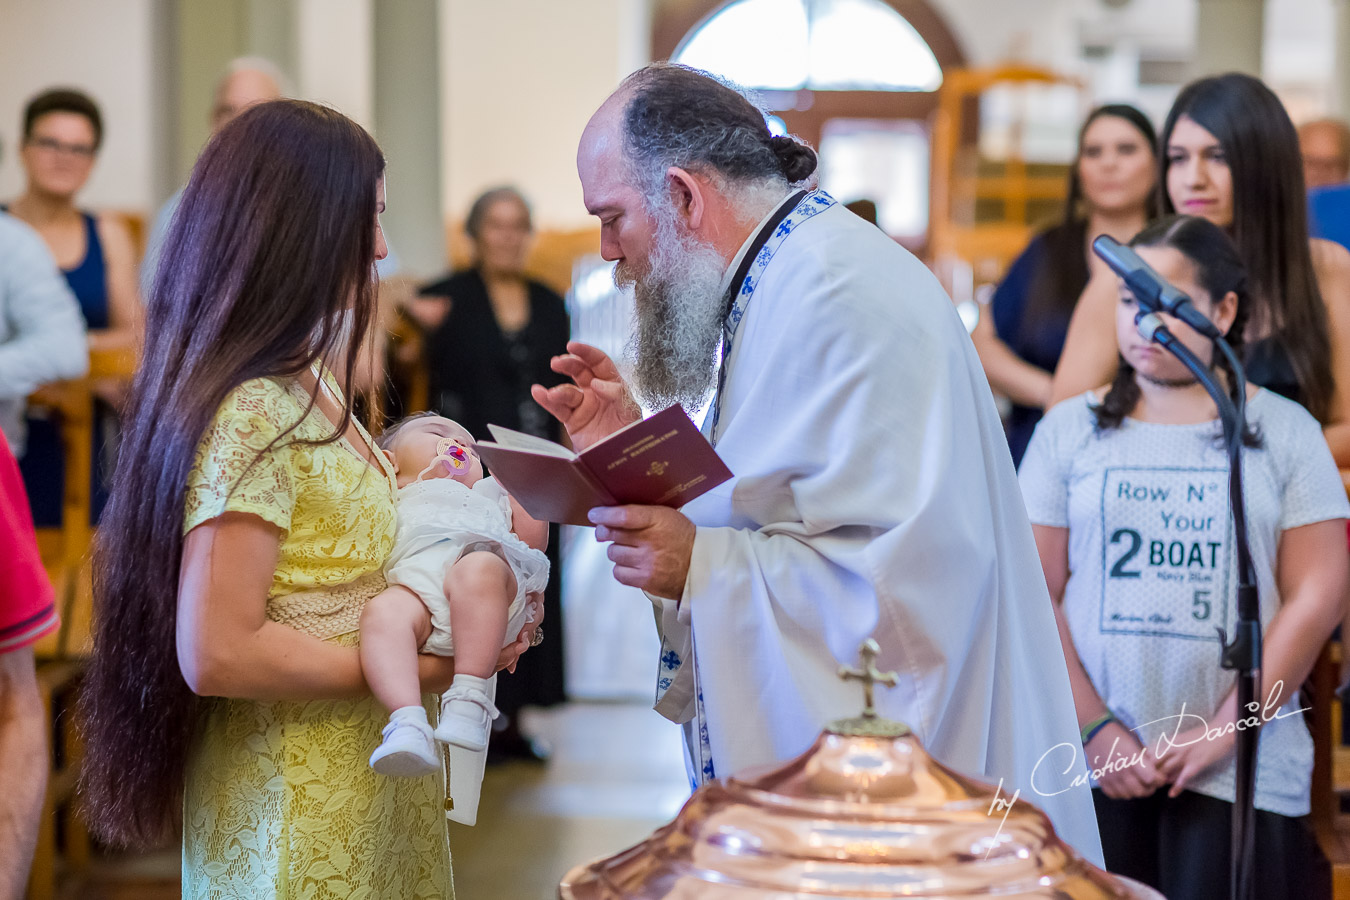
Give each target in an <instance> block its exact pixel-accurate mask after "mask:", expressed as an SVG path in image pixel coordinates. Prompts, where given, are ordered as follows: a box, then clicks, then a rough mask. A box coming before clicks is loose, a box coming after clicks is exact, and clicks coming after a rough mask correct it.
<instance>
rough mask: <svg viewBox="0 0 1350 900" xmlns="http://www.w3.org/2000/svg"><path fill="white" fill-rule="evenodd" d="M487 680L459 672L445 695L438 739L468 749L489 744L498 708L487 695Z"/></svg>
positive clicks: (481, 747)
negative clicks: (489, 735) (489, 734)
mask: <svg viewBox="0 0 1350 900" xmlns="http://www.w3.org/2000/svg"><path fill="white" fill-rule="evenodd" d="M487 683H488V682H487V679H486V678H479V677H477V676H475V675H456V676H455V680H454V682H453V683H451V685H450V690H448V691H446V692H445V694H444V695H442V696H441V721H440V723H439V724H438V725H437V726H436V740H438V741H444V742H445V743H447V744H454V745H455V746H456V747H463V748H464V749H465V750H482V749H484V748H485V747H487V742H488V733H489V732H490V731H491V730H492V720H493V719H495V718H497V716H498V712H497V707H495V706H493V705H492V701H491V700H490V699H489V698H488V695H487V690H486V689H487Z"/></svg>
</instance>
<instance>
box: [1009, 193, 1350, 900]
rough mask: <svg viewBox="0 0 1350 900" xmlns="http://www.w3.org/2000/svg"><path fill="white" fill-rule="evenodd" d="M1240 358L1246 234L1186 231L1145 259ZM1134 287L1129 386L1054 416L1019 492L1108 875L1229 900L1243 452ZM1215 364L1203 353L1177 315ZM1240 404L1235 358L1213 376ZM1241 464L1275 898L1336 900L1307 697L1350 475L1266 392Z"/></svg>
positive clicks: (1263, 824) (1341, 582) (1029, 457)
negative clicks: (1150, 337)
mask: <svg viewBox="0 0 1350 900" xmlns="http://www.w3.org/2000/svg"><path fill="white" fill-rule="evenodd" d="M1132 244H1133V246H1134V247H1135V248H1136V250H1137V252H1138V253H1139V255H1140V256H1141V257H1143V258H1144V260H1145V261H1147V262H1148V263H1149V264H1150V265H1152V266H1153V267H1154V268H1155V269H1156V270H1157V271H1158V272H1159V274H1161V275H1162V276H1163V277H1164V278H1165V279H1167V280H1168V281H1170V282H1171V283H1172V284H1173V285H1175V286H1176V287H1178V288H1179V289H1181V290H1182V291H1184V292H1185V293H1186V294H1188V295H1189V296H1190V297H1191V298H1192V300H1193V301H1194V303H1195V306H1196V307H1197V308H1198V309H1199V310H1200V312H1202V313H1203V314H1205V315H1206V316H1208V317H1209V318H1210V319H1211V320H1212V321H1213V322H1214V323H1215V324H1216V325H1218V326H1219V328H1220V330H1221V331H1224V332H1226V333H1227V336H1228V340H1229V342H1230V343H1232V344H1233V345H1234V347H1235V349H1238V350H1239V352H1240V351H1241V342H1242V330H1243V326H1244V324H1245V319H1246V316H1247V312H1248V309H1249V308H1250V306H1249V303H1248V297H1247V295H1246V274H1245V271H1244V269H1243V266H1242V263H1241V261H1240V260H1239V259H1238V256H1237V252H1236V250H1235V249H1234V247H1233V245H1232V243H1231V241H1230V240H1229V238H1228V237H1227V236H1226V235H1225V234H1224V233H1223V231H1222V230H1221V229H1219V228H1218V227H1217V226H1215V225H1213V224H1212V223H1210V222H1208V221H1206V220H1204V219H1201V218H1197V217H1189V216H1182V217H1171V218H1169V219H1165V220H1163V221H1161V222H1159V223H1157V224H1155V225H1153V226H1151V227H1149V228H1148V229H1146V230H1145V231H1144V232H1142V233H1141V234H1140V235H1139V236H1137V237H1136V238H1135V239H1134V241H1133V242H1132ZM1138 312H1139V309H1138V306H1137V304H1136V302H1135V299H1134V298H1133V297H1132V296H1131V295H1130V293H1129V292H1128V290H1127V289H1126V288H1124V286H1123V285H1122V287H1121V294H1120V299H1119V302H1118V304H1117V312H1116V335H1117V342H1118V345H1119V349H1120V368H1119V372H1118V374H1117V376H1116V379H1115V381H1114V382H1113V383H1112V384H1111V385H1110V386H1109V387H1107V388H1103V389H1100V390H1098V391H1094V392H1090V393H1087V394H1084V395H1082V396H1079V397H1076V398H1073V399H1070V400H1066V401H1065V402H1063V403H1061V404H1060V405H1058V406H1056V407H1055V408H1053V409H1052V410H1051V411H1050V412H1049V414H1047V415H1046V417H1045V418H1044V419H1043V420H1042V422H1041V423H1040V426H1039V427H1038V428H1037V430H1036V433H1035V436H1034V437H1033V438H1032V441H1031V445H1030V447H1029V448H1028V451H1027V454H1026V457H1025V459H1024V461H1023V463H1022V469H1021V472H1020V478H1021V483H1022V490H1023V494H1024V495H1025V497H1026V503H1027V510H1028V512H1029V514H1030V516H1031V521H1032V524H1033V528H1034V530H1035V533H1036V543H1037V547H1038V548H1039V550H1040V556H1041V564H1042V566H1043V568H1044V569H1045V577H1046V582H1047V583H1048V585H1049V588H1050V594H1051V596H1052V597H1053V598H1054V599H1055V608H1056V609H1055V615H1056V618H1057V621H1058V623H1059V628H1060V636H1061V638H1062V639H1063V645H1064V655H1065V658H1066V661H1067V663H1068V667H1069V677H1070V680H1071V682H1072V684H1073V690H1074V702H1075V706H1076V707H1077V712H1078V721H1079V724H1080V725H1081V726H1082V729H1083V734H1082V737H1083V748H1084V753H1085V755H1086V759H1087V763H1088V768H1089V769H1090V770H1093V773H1094V777H1095V782H1094V791H1093V796H1094V799H1095V800H1096V804H1097V818H1098V823H1099V825H1100V827H1101V835H1102V845H1103V849H1104V851H1105V854H1106V864H1107V868H1109V869H1110V870H1111V871H1113V872H1117V873H1120V874H1122V875H1127V876H1129V877H1132V878H1136V879H1138V880H1140V881H1143V882H1146V883H1148V884H1151V885H1153V886H1154V887H1156V888H1158V889H1159V890H1161V891H1162V892H1163V893H1164V894H1165V895H1166V896H1167V897H1168V898H1170V900H1186V898H1211V897H1223V896H1227V895H1228V893H1229V891H1228V870H1229V839H1230V832H1229V823H1230V813H1231V809H1232V802H1233V796H1234V749H1233V748H1234V744H1235V738H1234V729H1235V726H1234V723H1235V722H1236V721H1237V720H1238V719H1239V715H1238V710H1237V708H1236V707H1237V701H1236V695H1235V692H1234V674H1233V673H1232V672H1231V671H1229V670H1225V669H1221V668H1220V667H1219V651H1220V643H1219V636H1218V631H1217V629H1218V628H1223V629H1225V630H1226V631H1227V632H1228V633H1229V634H1232V632H1233V625H1234V622H1235V621H1236V614H1237V611H1236V601H1235V598H1236V589H1237V572H1236V561H1235V552H1234V544H1233V526H1232V520H1231V515H1230V512H1229V508H1228V493H1227V489H1228V485H1227V481H1228V463H1227V454H1226V453H1225V451H1224V448H1223V446H1222V441H1221V439H1220V434H1221V431H1220V426H1219V422H1218V420H1217V418H1216V416H1217V410H1216V408H1215V405H1214V402H1213V400H1212V399H1211V398H1210V396H1209V395H1208V394H1207V393H1206V392H1205V389H1204V388H1203V387H1202V386H1201V385H1200V384H1199V383H1198V382H1197V381H1196V380H1195V379H1194V377H1193V376H1192V375H1191V373H1190V372H1189V371H1188V370H1187V369H1186V368H1185V367H1184V366H1183V365H1182V364H1181V363H1180V362H1179V361H1178V360H1176V359H1175V357H1173V356H1172V355H1171V354H1169V353H1168V352H1167V351H1165V350H1163V349H1162V348H1160V347H1157V346H1156V345H1151V344H1150V343H1149V342H1148V341H1146V340H1145V339H1144V338H1142V337H1141V336H1140V335H1139V333H1138V331H1137V329H1136V327H1135V318H1136V314H1137V313H1138ZM1162 318H1163V320H1164V322H1165V324H1166V325H1167V327H1168V329H1169V330H1170V331H1171V332H1172V334H1174V335H1175V336H1176V337H1177V339H1178V340H1180V341H1181V342H1183V343H1184V344H1186V346H1187V347H1189V348H1190V349H1191V350H1192V351H1193V352H1194V353H1195V354H1196V355H1197V356H1198V357H1200V359H1201V360H1204V361H1211V360H1212V356H1213V349H1212V347H1211V345H1210V343H1209V341H1208V340H1207V339H1205V338H1204V337H1202V336H1200V335H1199V334H1197V333H1196V332H1195V331H1193V330H1192V329H1190V328H1189V327H1187V326H1186V325H1184V324H1182V323H1181V322H1179V321H1177V320H1175V319H1173V318H1172V317H1170V316H1166V315H1164V316H1163V317H1162ZM1213 362H1214V364H1215V367H1216V369H1217V370H1218V372H1219V374H1220V377H1221V378H1223V379H1224V380H1225V382H1226V383H1227V384H1228V385H1229V390H1230V391H1231V390H1232V385H1233V379H1232V373H1231V372H1229V371H1227V369H1226V367H1225V366H1224V364H1223V360H1222V357H1219V358H1218V359H1216V360H1213ZM1247 421H1248V426H1249V427H1248V433H1247V435H1246V437H1245V444H1246V448H1245V449H1244V451H1243V491H1244V496H1245V498H1246V506H1247V516H1248V530H1249V533H1250V540H1251V548H1252V557H1253V561H1254V563H1255V567H1256V570H1257V580H1258V590H1259V596H1260V608H1261V624H1262V628H1263V629H1264V632H1265V640H1264V650H1263V658H1262V662H1263V666H1264V668H1263V670H1262V673H1261V676H1262V680H1261V689H1260V693H1261V696H1260V700H1261V705H1260V709H1259V710H1257V711H1256V712H1255V713H1251V712H1248V713H1246V714H1245V715H1244V716H1242V717H1241V718H1243V719H1246V718H1247V717H1249V716H1251V715H1256V716H1258V717H1259V718H1260V719H1261V720H1263V721H1264V725H1263V726H1262V729H1261V741H1260V753H1259V756H1258V762H1257V783H1256V806H1257V817H1256V852H1257V854H1258V857H1259V858H1258V860H1257V863H1256V866H1255V869H1256V879H1257V880H1256V891H1255V896H1259V897H1282V896H1298V897H1300V898H1301V900H1313V898H1318V897H1329V896H1330V872H1329V868H1328V866H1327V862H1326V859H1325V857H1323V856H1322V854H1321V851H1320V850H1319V849H1318V846H1317V843H1316V841H1315V840H1314V838H1313V836H1312V833H1311V830H1310V829H1309V828H1308V826H1307V823H1306V821H1305V819H1304V817H1306V815H1307V813H1308V810H1309V797H1308V794H1309V780H1310V773H1311V769H1312V740H1311V738H1310V736H1309V734H1308V729H1307V727H1306V725H1305V724H1304V721H1303V716H1302V715H1301V713H1300V711H1299V706H1298V688H1299V685H1301V684H1302V683H1303V681H1304V679H1306V678H1307V676H1308V673H1309V671H1310V670H1311V669H1312V666H1313V663H1314V661H1315V660H1316V659H1317V656H1318V653H1319V652H1320V651H1321V648H1322V645H1323V644H1324V643H1326V641H1327V639H1328V637H1329V636H1330V634H1331V632H1332V629H1333V628H1335V626H1336V623H1337V621H1338V618H1339V616H1340V612H1341V608H1342V604H1343V602H1344V600H1345V597H1346V590H1347V587H1350V555H1347V552H1346V545H1345V527H1346V526H1345V519H1346V517H1347V515H1350V503H1347V501H1346V495H1345V490H1344V488H1343V487H1342V484H1341V479H1340V476H1339V473H1338V472H1337V469H1336V465H1335V463H1334V462H1333V460H1332V457H1331V453H1330V451H1329V450H1328V449H1327V445H1326V442H1325V441H1324V440H1323V438H1322V433H1321V428H1320V426H1319V425H1318V423H1317V421H1316V420H1315V419H1313V417H1312V416H1311V415H1309V414H1308V413H1307V411H1305V410H1304V409H1303V408H1302V407H1301V406H1299V405H1298V404H1296V403H1294V402H1292V401H1290V400H1286V399H1284V398H1282V397H1279V396H1277V395H1275V394H1273V393H1271V392H1269V391H1266V390H1264V389H1261V388H1257V387H1255V386H1252V387H1249V389H1248V401H1247Z"/></svg>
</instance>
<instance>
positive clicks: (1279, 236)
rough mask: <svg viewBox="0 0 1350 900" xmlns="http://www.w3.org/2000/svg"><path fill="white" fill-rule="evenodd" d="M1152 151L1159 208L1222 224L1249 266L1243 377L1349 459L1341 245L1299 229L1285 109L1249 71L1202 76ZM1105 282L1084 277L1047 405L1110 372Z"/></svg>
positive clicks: (1299, 198) (1348, 275)
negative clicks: (1314, 423) (1312, 424)
mask: <svg viewBox="0 0 1350 900" xmlns="http://www.w3.org/2000/svg"><path fill="white" fill-rule="evenodd" d="M1159 148H1160V153H1159V159H1160V173H1159V184H1160V186H1161V188H1162V191H1163V193H1162V201H1163V211H1164V212H1166V213H1173V212H1181V213H1186V214H1189V215H1197V216H1201V217H1203V218H1205V219H1208V220H1209V221H1211V222H1213V223H1214V224H1216V225H1218V226H1220V227H1221V228H1223V229H1225V230H1226V231H1227V232H1228V233H1229V235H1230V236H1231V237H1232V238H1233V242H1234V244H1236V246H1237V249H1238V254H1239V256H1240V258H1241V259H1242V260H1243V262H1244V263H1245V264H1246V266H1247V270H1248V272H1249V273H1250V275H1249V278H1250V284H1251V293H1252V298H1253V301H1254V302H1253V306H1252V314H1251V324H1250V326H1249V328H1248V332H1249V342H1248V346H1247V352H1246V359H1245V363H1246V366H1247V369H1248V372H1247V374H1248V378H1249V380H1250V381H1251V382H1252V383H1253V384H1259V385H1262V386H1263V387H1268V388H1270V389H1271V390H1273V391H1275V392H1277V393H1280V394H1283V395H1284V396H1286V397H1289V398H1290V399H1293V400H1296V401H1298V402H1299V403H1301V404H1303V406H1304V407H1306V408H1307V409H1308V411H1309V412H1311V413H1312V414H1313V416H1315V417H1316V418H1317V420H1318V421H1319V422H1321V423H1322V426H1323V428H1324V433H1325V435H1326V439H1327V442H1328V443H1329V444H1330V446H1331V452H1332V455H1333V456H1335V458H1336V461H1337V463H1338V464H1339V465H1341V466H1350V252H1347V251H1346V250H1345V249H1344V248H1342V247H1340V246H1338V245H1335V244H1332V243H1331V242H1329V241H1322V240H1311V241H1310V240H1309V238H1308V221H1307V200H1306V197H1305V192H1304V189H1303V169H1302V163H1301V161H1300V158H1299V151H1298V134H1297V132H1295V130H1294V125H1293V123H1292V122H1291V121H1290V120H1289V115H1288V114H1287V113H1286V112H1285V110H1284V107H1283V106H1282V105H1281V104H1280V101H1279V99H1278V98H1277V97H1276V96H1275V95H1274V94H1273V93H1272V92H1271V90H1270V89H1269V88H1268V87H1266V86H1265V85H1264V84H1263V83H1261V81H1259V80H1258V79H1256V78H1253V77H1251V76H1250V75H1241V74H1229V75H1220V76H1216V77H1213V78H1202V79H1200V80H1199V81H1195V82H1192V83H1191V84H1189V85H1187V86H1186V88H1185V89H1183V90H1182V92H1181V93H1180V95H1178V96H1177V99H1176V102H1175V103H1174V104H1173V105H1172V110H1171V112H1169V113H1168V115H1167V121H1166V123H1165V124H1164V125H1163V129H1162V134H1161V138H1160V141H1159ZM1113 282H1114V280H1113V279H1107V278H1103V279H1100V280H1099V281H1094V283H1093V284H1092V285H1090V286H1089V289H1088V292H1087V293H1086V294H1085V295H1084V298H1083V301H1082V302H1081V303H1080V304H1079V306H1078V309H1077V310H1076V311H1075V313H1074V317H1073V321H1072V323H1071V324H1070V327H1069V336H1068V340H1067V341H1066V343H1065V347H1064V354H1063V356H1062V358H1061V359H1060V364H1059V368H1058V369H1057V370H1056V372H1055V383H1054V388H1053V391H1052V397H1051V401H1052V402H1058V401H1059V400H1062V399H1065V398H1067V397H1071V396H1075V395H1077V394H1080V393H1082V392H1083V391H1084V390H1089V389H1092V388H1095V387H1097V386H1098V385H1101V384H1103V383H1106V382H1109V381H1110V380H1111V378H1112V376H1113V373H1114V371H1115V361H1116V353H1115V335H1114V333H1113V329H1112V321H1113V317H1112V315H1113V314H1112V310H1113V307H1114V303H1115V285H1114V283H1113Z"/></svg>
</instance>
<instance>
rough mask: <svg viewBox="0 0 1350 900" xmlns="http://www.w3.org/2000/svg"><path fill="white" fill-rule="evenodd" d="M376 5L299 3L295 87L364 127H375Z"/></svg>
mask: <svg viewBox="0 0 1350 900" xmlns="http://www.w3.org/2000/svg"><path fill="white" fill-rule="evenodd" d="M371 2H372V0H298V2H297V4H296V9H295V15H296V23H295V35H296V51H297V53H296V69H297V70H298V71H297V72H296V73H295V77H296V84H297V87H298V89H299V93H300V96H301V97H303V98H305V99H306V100H313V101H316V102H318V103H324V104H327V105H329V106H331V107H333V108H334V109H337V110H339V111H341V112H342V113H343V114H345V115H347V116H350V117H351V118H352V119H355V120H356V121H357V122H359V123H360V124H361V125H362V126H363V127H365V128H367V129H373V128H374V125H375V81H374V43H373V41H374V38H373V32H372V28H373V14H372V10H371Z"/></svg>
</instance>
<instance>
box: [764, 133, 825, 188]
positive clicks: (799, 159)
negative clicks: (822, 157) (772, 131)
mask: <svg viewBox="0 0 1350 900" xmlns="http://www.w3.org/2000/svg"><path fill="white" fill-rule="evenodd" d="M769 149H770V150H772V151H773V155H774V156H775V157H777V158H778V164H779V166H781V167H782V169H783V177H784V178H786V179H787V180H788V182H789V183H791V184H796V183H797V182H799V181H805V180H806V179H807V178H810V177H811V173H812V172H814V171H815V170H816V151H814V150H812V149H811V148H810V147H808V146H806V145H805V144H803V143H801V142H800V141H797V140H794V139H792V138H790V137H787V136H785V135H774V136H773V137H771V138H769Z"/></svg>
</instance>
